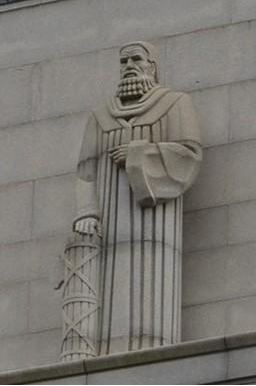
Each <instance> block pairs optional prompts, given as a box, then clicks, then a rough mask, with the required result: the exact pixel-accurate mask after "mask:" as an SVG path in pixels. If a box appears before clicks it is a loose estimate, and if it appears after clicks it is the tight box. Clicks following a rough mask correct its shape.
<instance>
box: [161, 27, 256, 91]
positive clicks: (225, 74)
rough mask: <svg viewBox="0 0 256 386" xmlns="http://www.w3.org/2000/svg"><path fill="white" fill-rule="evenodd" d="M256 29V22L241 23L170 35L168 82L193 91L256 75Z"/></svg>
mask: <svg viewBox="0 0 256 386" xmlns="http://www.w3.org/2000/svg"><path fill="white" fill-rule="evenodd" d="M255 29H256V23H255V22H252V23H251V24H249V23H241V24H235V25H232V26H226V27H222V28H217V29H210V30H207V31H206V30H203V31H198V32H195V33H191V34H186V35H181V36H175V37H172V38H169V39H168V40H167V63H168V66H167V74H166V79H167V83H168V84H170V85H172V87H173V88H175V89H177V90H186V91H191V90H196V89H202V88H206V87H212V86H217V85H223V84H227V83H230V82H233V81H240V80H247V79H253V78H254V77H255V75H256V58H255V55H254V52H255V49H256V42H255V39H254V36H255ZM209 47H211V49H210V50H209Z"/></svg>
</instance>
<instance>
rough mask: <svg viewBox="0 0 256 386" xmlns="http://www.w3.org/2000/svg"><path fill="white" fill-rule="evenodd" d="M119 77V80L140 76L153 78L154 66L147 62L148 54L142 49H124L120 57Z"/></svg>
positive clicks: (132, 47) (134, 47)
mask: <svg viewBox="0 0 256 386" xmlns="http://www.w3.org/2000/svg"><path fill="white" fill-rule="evenodd" d="M120 75H121V79H124V78H129V77H134V76H141V75H147V76H150V77H152V78H154V77H155V64H154V63H151V62H150V61H149V60H148V54H147V52H146V51H145V50H144V49H143V48H142V47H139V46H130V47H126V48H124V49H123V50H122V52H121V55H120Z"/></svg>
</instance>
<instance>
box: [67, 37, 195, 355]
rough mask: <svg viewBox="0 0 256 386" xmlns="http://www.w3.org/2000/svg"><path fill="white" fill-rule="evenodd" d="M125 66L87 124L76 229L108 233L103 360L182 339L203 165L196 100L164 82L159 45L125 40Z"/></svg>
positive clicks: (102, 268)
mask: <svg viewBox="0 0 256 386" xmlns="http://www.w3.org/2000/svg"><path fill="white" fill-rule="evenodd" d="M120 68H121V80H120V83H119V85H118V89H117V92H116V95H115V96H114V97H112V98H111V99H110V100H109V101H108V103H107V104H106V106H105V107H104V108H102V109H99V110H95V111H93V112H92V113H91V116H90V118H89V121H88V124H87V128H86V131H85V135H84V139H83V143H82V148H81V153H80V158H79V163H78V172H77V177H78V180H77V181H78V184H77V201H78V207H79V212H78V215H77V217H76V219H75V220H74V224H73V229H74V232H76V233H78V234H82V235H89V236H93V235H95V234H98V235H99V236H100V237H102V241H101V252H100V270H99V271H100V307H99V308H100V317H99V326H98V335H97V342H98V348H97V350H98V355H105V354H109V353H114V352H121V351H131V350H138V349H141V348H149V347H156V346H161V345H167V344H173V343H177V342H179V341H180V339H181V257H182V256H181V253H182V250H181V248H182V196H183V193H184V192H185V191H186V190H187V189H188V188H189V187H190V186H191V185H192V183H193V182H194V180H195V178H196V176H197V174H198V171H199V165H200V162H201V160H202V150H201V144H200V143H201V142H200V135H199V130H198V123H197V116H196V113H195V111H194V108H193V106H192V102H191V98H190V96H189V95H187V94H184V93H181V92H173V91H171V90H170V89H169V88H165V87H162V86H160V85H159V84H158V59H157V55H156V51H155V48H154V47H153V46H152V45H151V44H149V43H147V42H142V41H137V42H130V43H128V44H125V45H124V46H123V47H122V48H121V50H120Z"/></svg>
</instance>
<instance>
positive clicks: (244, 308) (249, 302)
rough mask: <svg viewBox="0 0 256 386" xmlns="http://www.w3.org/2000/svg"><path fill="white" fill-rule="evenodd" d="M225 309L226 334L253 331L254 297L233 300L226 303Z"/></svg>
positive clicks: (255, 302)
mask: <svg viewBox="0 0 256 386" xmlns="http://www.w3.org/2000/svg"><path fill="white" fill-rule="evenodd" d="M251 269H253V267H252V268H251ZM254 272H255V271H254ZM255 293H256V292H255ZM226 307H227V308H226V333H227V334H240V333H244V332H249V331H255V320H256V312H255V309H256V296H251V297H247V298H241V299H239V298H237V299H234V300H233V301H230V302H228V303H227V305H226Z"/></svg>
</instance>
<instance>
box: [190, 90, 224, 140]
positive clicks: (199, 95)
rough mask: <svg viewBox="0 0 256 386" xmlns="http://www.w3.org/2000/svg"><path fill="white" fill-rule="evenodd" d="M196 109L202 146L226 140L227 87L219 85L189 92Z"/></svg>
mask: <svg viewBox="0 0 256 386" xmlns="http://www.w3.org/2000/svg"><path fill="white" fill-rule="evenodd" d="M190 95H191V96H192V98H193V101H194V103H195V107H196V108H197V111H198V117H199V126H200V129H201V135H202V144H203V146H204V147H207V146H216V145H220V144H224V143H227V142H228V132H229V87H228V86H220V87H214V88H209V89H205V90H199V91H194V92H192V93H191V94H190Z"/></svg>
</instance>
